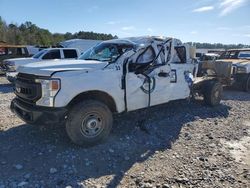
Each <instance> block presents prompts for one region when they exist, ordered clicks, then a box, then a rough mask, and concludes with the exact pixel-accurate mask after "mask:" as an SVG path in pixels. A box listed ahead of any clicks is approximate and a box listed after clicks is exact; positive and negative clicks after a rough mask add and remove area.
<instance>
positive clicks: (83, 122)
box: [66, 100, 113, 146]
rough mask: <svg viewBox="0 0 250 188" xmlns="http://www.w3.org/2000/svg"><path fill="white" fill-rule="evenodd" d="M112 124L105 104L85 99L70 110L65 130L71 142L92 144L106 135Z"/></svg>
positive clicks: (98, 141)
mask: <svg viewBox="0 0 250 188" xmlns="http://www.w3.org/2000/svg"><path fill="white" fill-rule="evenodd" d="M112 124H113V117H112V113H111V111H110V110H109V108H108V107H107V106H106V105H105V104H103V103H102V102H99V101H95V100H87V101H83V102H81V103H79V104H76V105H75V106H74V107H73V108H72V109H71V110H70V112H69V115H68V119H67V122H66V131H67V133H68V136H69V138H70V139H71V140H72V142H73V143H75V144H77V145H82V146H92V145H95V144H98V143H100V142H101V141H103V140H104V139H105V138H107V137H108V135H109V133H110V131H111V128H112Z"/></svg>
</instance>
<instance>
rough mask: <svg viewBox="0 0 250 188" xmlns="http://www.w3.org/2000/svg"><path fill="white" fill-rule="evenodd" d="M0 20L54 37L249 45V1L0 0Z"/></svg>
mask: <svg viewBox="0 0 250 188" xmlns="http://www.w3.org/2000/svg"><path fill="white" fill-rule="evenodd" d="M0 16H1V17H2V18H3V19H4V20H6V21H7V23H17V24H20V23H23V22H25V21H31V22H33V23H35V24H36V25H37V26H39V27H42V28H46V29H49V30H50V31H51V32H59V33H65V32H72V33H74V32H77V31H80V30H84V31H94V32H101V33H111V34H113V35H117V36H118V37H128V36H141V35H157V36H159V35H163V36H172V37H176V38H179V39H181V40H182V41H184V42H187V41H197V42H210V43H217V42H220V43H225V44H233V43H243V44H250V0H0Z"/></svg>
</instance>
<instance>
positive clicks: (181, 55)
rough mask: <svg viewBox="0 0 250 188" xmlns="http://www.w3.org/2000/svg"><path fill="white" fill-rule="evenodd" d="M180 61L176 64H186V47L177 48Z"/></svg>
mask: <svg viewBox="0 0 250 188" xmlns="http://www.w3.org/2000/svg"><path fill="white" fill-rule="evenodd" d="M175 50H176V53H177V56H178V58H179V61H178V62H176V63H186V61H187V60H186V48H185V46H179V47H175Z"/></svg>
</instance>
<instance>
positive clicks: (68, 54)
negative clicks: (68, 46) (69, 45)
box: [63, 50, 77, 58]
mask: <svg viewBox="0 0 250 188" xmlns="http://www.w3.org/2000/svg"><path fill="white" fill-rule="evenodd" d="M63 54H64V58H77V53H76V50H63Z"/></svg>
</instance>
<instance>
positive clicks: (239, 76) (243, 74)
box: [217, 48, 250, 92]
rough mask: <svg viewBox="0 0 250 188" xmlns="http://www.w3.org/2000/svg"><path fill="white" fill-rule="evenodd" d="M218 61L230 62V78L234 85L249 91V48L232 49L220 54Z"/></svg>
mask: <svg viewBox="0 0 250 188" xmlns="http://www.w3.org/2000/svg"><path fill="white" fill-rule="evenodd" d="M217 61H218V62H230V63H232V71H231V73H232V78H233V80H234V83H233V84H235V85H237V86H240V87H241V88H242V90H244V91H247V92H249V91H250V49H249V48H245V49H232V50H228V51H226V52H225V53H224V54H222V55H221V56H220V59H219V60H217Z"/></svg>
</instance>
